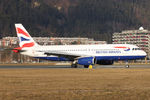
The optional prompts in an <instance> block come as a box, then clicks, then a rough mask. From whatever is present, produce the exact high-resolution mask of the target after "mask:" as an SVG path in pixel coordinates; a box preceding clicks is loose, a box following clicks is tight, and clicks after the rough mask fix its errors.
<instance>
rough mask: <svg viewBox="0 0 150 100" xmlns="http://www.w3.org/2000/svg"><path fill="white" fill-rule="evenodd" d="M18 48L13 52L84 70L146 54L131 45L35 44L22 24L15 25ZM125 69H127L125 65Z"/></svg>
mask: <svg viewBox="0 0 150 100" xmlns="http://www.w3.org/2000/svg"><path fill="white" fill-rule="evenodd" d="M15 27H16V32H17V36H18V38H19V46H20V47H17V48H14V49H13V51H14V52H16V53H20V54H22V55H27V56H30V57H33V58H38V59H45V60H51V61H71V62H72V64H71V67H72V68H77V67H78V65H83V66H84V68H88V67H89V66H93V65H95V64H99V65H112V64H113V63H114V61H119V60H124V61H128V60H135V59H142V58H145V57H146V55H147V54H146V53H145V52H144V51H143V50H141V49H140V48H139V47H138V46H136V45H131V44H94V45H47V46H41V45H39V44H37V43H36V42H35V41H34V40H33V38H32V37H31V36H30V34H29V33H28V32H27V30H26V29H25V28H24V27H23V25H22V24H20V23H18V24H15ZM125 67H129V65H128V64H126V66H125Z"/></svg>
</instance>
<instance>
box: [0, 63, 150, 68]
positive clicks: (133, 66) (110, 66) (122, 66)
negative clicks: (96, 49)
mask: <svg viewBox="0 0 150 100" xmlns="http://www.w3.org/2000/svg"><path fill="white" fill-rule="evenodd" d="M5 68H6V69H9V68H12V69H13V68H15V69H16V68H19V69H24V68H25V69H26V68H33V69H34V68H35V69H38V68H71V66H70V65H0V69H5ZM78 68H84V67H83V66H81V65H79V66H78ZM93 68H94V69H99V68H125V65H96V66H93ZM130 68H150V65H149V64H147V65H145V64H144V65H130Z"/></svg>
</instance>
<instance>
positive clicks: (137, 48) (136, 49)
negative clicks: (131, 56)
mask: <svg viewBox="0 0 150 100" xmlns="http://www.w3.org/2000/svg"><path fill="white" fill-rule="evenodd" d="M132 50H141V49H140V48H133V49H132Z"/></svg>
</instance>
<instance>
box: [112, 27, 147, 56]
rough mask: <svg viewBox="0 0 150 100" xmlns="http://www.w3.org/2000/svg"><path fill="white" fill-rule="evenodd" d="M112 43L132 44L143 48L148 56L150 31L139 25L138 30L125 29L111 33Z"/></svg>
mask: <svg viewBox="0 0 150 100" xmlns="http://www.w3.org/2000/svg"><path fill="white" fill-rule="evenodd" d="M112 39H113V44H133V45H137V46H138V47H140V48H141V49H142V50H144V51H145V52H146V53H147V54H148V57H149V58H150V31H149V30H145V29H144V28H143V27H140V28H139V30H126V31H122V32H121V33H114V34H113V38H112Z"/></svg>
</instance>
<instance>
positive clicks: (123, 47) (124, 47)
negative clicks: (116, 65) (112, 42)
mask: <svg viewBox="0 0 150 100" xmlns="http://www.w3.org/2000/svg"><path fill="white" fill-rule="evenodd" d="M115 48H123V49H125V48H127V47H123V46H119V47H115Z"/></svg>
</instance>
